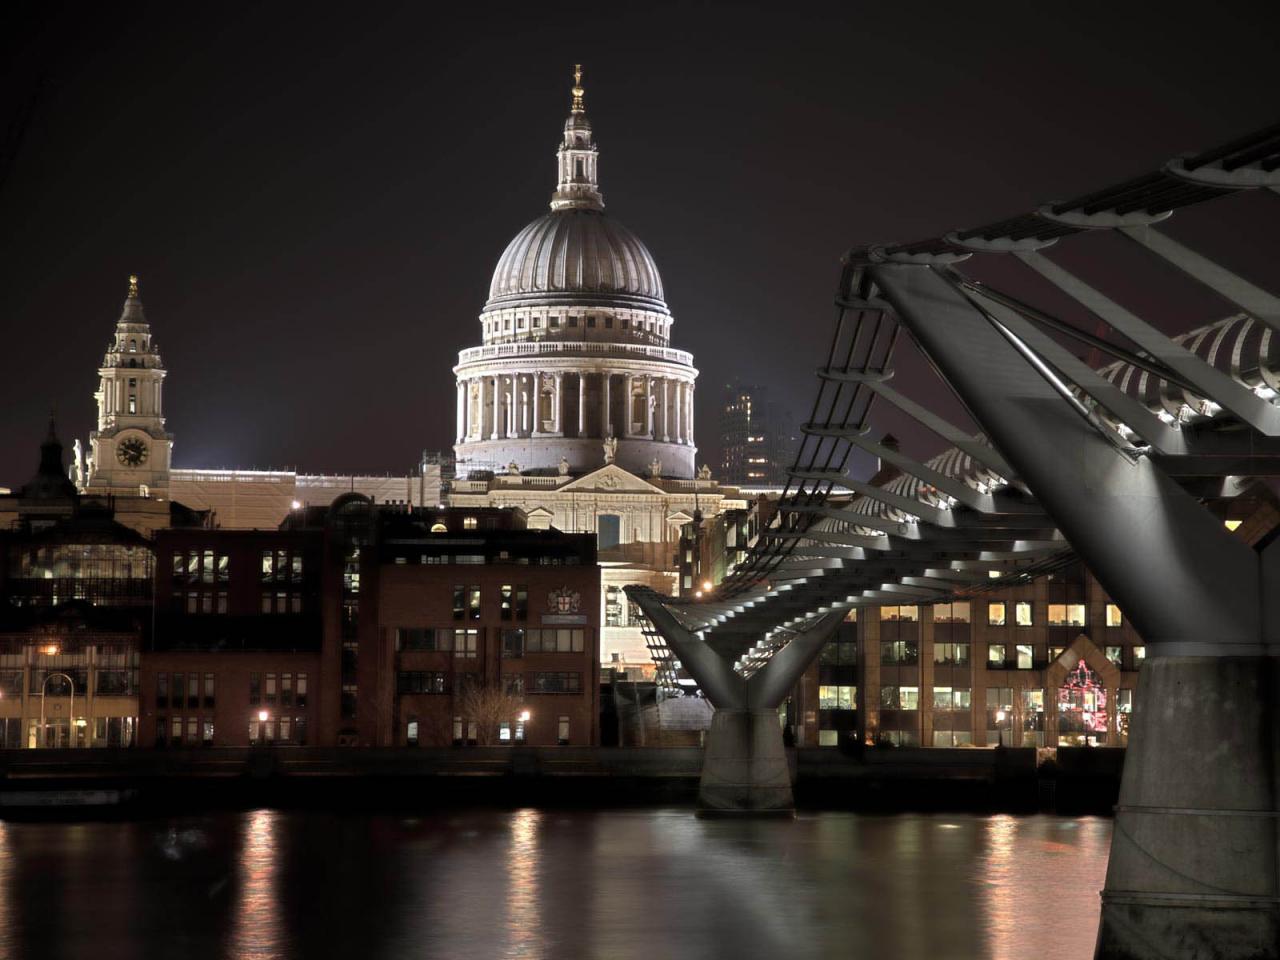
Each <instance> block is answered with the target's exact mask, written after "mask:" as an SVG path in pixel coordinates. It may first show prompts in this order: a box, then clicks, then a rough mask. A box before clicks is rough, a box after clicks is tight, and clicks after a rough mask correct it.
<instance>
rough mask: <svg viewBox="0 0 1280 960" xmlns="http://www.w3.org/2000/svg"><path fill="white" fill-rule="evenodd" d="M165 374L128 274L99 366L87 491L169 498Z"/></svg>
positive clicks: (134, 283) (169, 438)
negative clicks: (113, 328)
mask: <svg viewBox="0 0 1280 960" xmlns="http://www.w3.org/2000/svg"><path fill="white" fill-rule="evenodd" d="M164 375H165V370H164V367H163V365H162V363H161V360H160V351H159V350H158V349H157V347H156V342H155V340H154V339H153V338H152V336H151V325H150V324H149V323H147V318H146V315H145V314H144V313H143V312H142V300H141V299H140V298H139V297H138V278H137V277H130V278H129V296H128V297H127V298H126V299H125V302H124V309H123V310H122V311H121V312H120V319H119V320H118V321H117V322H116V332H115V336H114V337H113V338H112V340H111V343H110V344H108V345H107V352H106V356H104V357H103V358H102V366H101V368H99V370H98V377H99V380H98V392H97V393H95V394H94V399H95V400H97V401H98V429H97V430H95V431H93V433H91V434H90V435H89V444H90V453H89V457H88V462H87V463H86V465H85V466H86V469H85V470H84V475H83V482H82V486H83V488H84V491H85V492H86V493H110V494H116V495H119V496H135V497H136V496H140V495H141V496H153V497H162V498H165V499H167V498H168V496H169V459H170V455H171V453H172V451H173V436H172V435H171V434H168V433H166V432H165V429H164V417H163V416H162V415H161V409H162V408H161V403H162V398H163V392H162V387H163V383H164Z"/></svg>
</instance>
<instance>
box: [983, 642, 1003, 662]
mask: <svg viewBox="0 0 1280 960" xmlns="http://www.w3.org/2000/svg"><path fill="white" fill-rule="evenodd" d="M987 664H988V665H990V666H996V667H1003V666H1004V644H1003V643H989V644H987Z"/></svg>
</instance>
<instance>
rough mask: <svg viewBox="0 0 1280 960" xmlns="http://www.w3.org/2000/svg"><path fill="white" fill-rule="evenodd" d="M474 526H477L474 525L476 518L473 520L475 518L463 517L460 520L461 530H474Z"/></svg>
mask: <svg viewBox="0 0 1280 960" xmlns="http://www.w3.org/2000/svg"><path fill="white" fill-rule="evenodd" d="M476 526H477V523H476V518H475V517H463V518H462V529H463V530H474V529H475V528H476Z"/></svg>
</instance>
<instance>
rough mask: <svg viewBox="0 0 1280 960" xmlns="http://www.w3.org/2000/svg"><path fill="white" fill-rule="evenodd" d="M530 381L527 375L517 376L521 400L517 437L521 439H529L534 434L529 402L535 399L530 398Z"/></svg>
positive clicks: (517, 387) (517, 386)
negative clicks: (530, 421)
mask: <svg viewBox="0 0 1280 960" xmlns="http://www.w3.org/2000/svg"><path fill="white" fill-rule="evenodd" d="M528 380H529V375H528V374H527V373H519V374H516V389H517V390H518V391H519V398H520V408H519V409H520V422H519V423H518V424H517V425H516V435H517V436H520V437H527V436H529V434H530V433H532V432H533V431H532V428H531V426H530V424H529V401H530V400H531V399H533V398H532V397H530V396H529V390H528V387H527V383H528Z"/></svg>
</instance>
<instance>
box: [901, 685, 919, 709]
mask: <svg viewBox="0 0 1280 960" xmlns="http://www.w3.org/2000/svg"><path fill="white" fill-rule="evenodd" d="M898 703H899V705H900V706H901V708H902V709H903V710H918V709H919V708H920V688H919V687H899V688H898Z"/></svg>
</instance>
